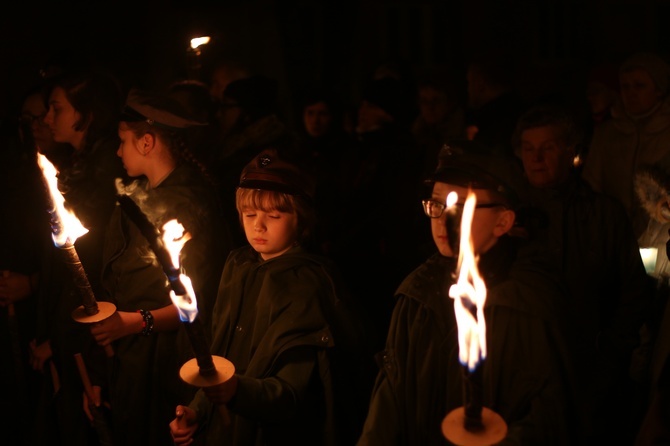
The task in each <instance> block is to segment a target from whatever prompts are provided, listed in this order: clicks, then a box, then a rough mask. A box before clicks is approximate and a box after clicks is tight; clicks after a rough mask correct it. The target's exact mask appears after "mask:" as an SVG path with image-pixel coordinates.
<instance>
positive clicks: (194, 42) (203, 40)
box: [191, 36, 210, 49]
mask: <svg viewBox="0 0 670 446" xmlns="http://www.w3.org/2000/svg"><path fill="white" fill-rule="evenodd" d="M209 41H210V38H209V36H203V37H195V38H193V39H191V48H193V49H196V48H198V47H199V46H200V45H207V44H208V43H209Z"/></svg>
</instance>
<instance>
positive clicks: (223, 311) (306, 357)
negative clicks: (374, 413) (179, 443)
mask: <svg viewBox="0 0 670 446" xmlns="http://www.w3.org/2000/svg"><path fill="white" fill-rule="evenodd" d="M336 277H337V276H334V275H333V271H332V270H331V267H330V266H329V265H328V263H327V262H326V261H325V260H324V259H321V258H319V257H316V256H313V255H309V254H307V253H306V252H305V251H304V250H303V249H302V248H299V247H297V248H293V249H291V250H290V251H289V252H287V253H285V254H283V255H281V256H279V257H276V258H273V259H270V260H267V261H263V260H261V258H260V257H259V255H258V254H257V253H256V252H255V251H254V250H253V249H252V248H251V247H250V246H246V247H242V248H239V249H237V250H235V251H234V252H232V253H231V255H230V257H229V258H228V260H227V262H226V266H225V268H224V271H223V275H222V277H221V285H220V287H219V295H218V300H217V303H216V307H215V311H214V338H213V343H212V348H211V350H212V352H213V353H214V354H216V355H219V356H223V357H225V358H226V359H228V360H230V361H231V362H232V363H233V364H234V366H235V372H236V374H237V376H238V378H239V382H238V387H237V393H236V395H235V397H234V398H233V400H231V402H230V403H228V408H229V409H230V412H231V419H232V424H231V426H230V427H229V428H227V429H226V428H223V426H222V419H221V417H220V414H219V412H218V411H217V410H214V409H213V407H212V404H211V403H209V401H208V399H207V397H206V396H205V394H204V393H203V392H202V391H199V392H198V393H197V395H196V397H195V398H194V400H193V401H192V402H191V404H190V406H191V407H192V408H193V409H195V410H196V412H197V413H198V420H199V424H200V433H199V434H198V435H199V436H201V437H205V440H204V441H205V443H206V444H208V445H209V444H212V445H213V444H231V445H286V444H292V445H321V444H345V445H346V444H351V443H352V442H353V438H349V439H346V437H347V436H351V435H352V429H353V430H355V429H356V426H355V423H356V422H357V421H356V420H353V421H352V420H346V419H344V418H342V417H341V416H340V415H342V414H343V413H346V411H349V413H350V414H351V413H355V410H356V407H355V406H354V407H352V406H346V404H344V402H345V401H347V398H348V397H349V396H351V395H348V393H349V392H352V391H355V390H356V389H357V388H358V387H357V386H359V385H360V384H361V383H360V380H358V377H359V376H360V375H359V372H360V369H359V368H358V367H357V365H358V364H360V360H361V356H359V353H358V352H356V350H357V348H358V346H359V345H361V344H360V342H359V343H358V344H356V342H357V341H359V338H357V336H358V333H360V332H359V331H358V328H356V327H357V326H356V325H355V324H353V319H351V313H349V311H348V310H347V309H346V305H345V303H344V301H343V300H342V289H341V288H340V286H341V284H340V282H339V279H337V278H336ZM353 352H356V353H353ZM345 370H346V372H344V371H345ZM345 380H346V381H345ZM357 380H358V381H359V382H357ZM358 396H360V394H359V395H358ZM352 397H353V396H352ZM340 403H343V404H342V405H340ZM340 409H342V411H340ZM361 421H362V419H361ZM352 422H353V424H354V425H353V427H352ZM342 423H344V424H342Z"/></svg>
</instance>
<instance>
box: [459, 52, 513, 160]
mask: <svg viewBox="0 0 670 446" xmlns="http://www.w3.org/2000/svg"><path fill="white" fill-rule="evenodd" d="M494 51H495V49H491V50H489V51H487V52H482V53H477V54H475V55H473V56H472V58H471V59H470V60H469V62H468V64H467V70H466V78H467V108H466V116H465V127H466V128H465V133H466V137H467V138H468V139H469V140H474V141H478V142H480V143H482V144H483V145H484V146H486V147H489V149H490V150H491V151H492V152H496V153H502V154H504V155H512V154H513V150H512V143H511V138H512V133H513V132H514V125H515V124H516V120H517V119H518V118H519V115H521V113H522V112H523V111H524V109H525V108H526V104H525V103H524V100H523V98H522V96H521V95H520V93H519V89H518V86H517V85H516V82H517V75H518V70H519V65H520V64H519V63H518V62H517V60H516V59H517V58H516V57H512V56H511V55H510V54H509V51H508V50H499V51H498V52H494Z"/></svg>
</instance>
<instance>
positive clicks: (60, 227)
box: [37, 153, 116, 357]
mask: <svg viewBox="0 0 670 446" xmlns="http://www.w3.org/2000/svg"><path fill="white" fill-rule="evenodd" d="M37 162H38V164H39V166H40V169H42V175H43V176H44V180H45V183H46V185H47V187H48V189H49V195H50V197H51V207H52V208H51V209H50V211H49V212H50V214H51V227H52V239H53V241H54V244H55V245H56V247H57V248H59V249H60V251H61V252H62V253H63V256H64V258H65V263H66V264H67V267H68V269H69V270H70V273H71V275H72V279H73V280H74V283H75V285H76V287H77V288H78V289H79V293H80V294H81V297H82V300H83V304H82V305H81V306H79V307H77V308H75V309H74V311H73V312H72V317H73V318H74V320H76V321H77V322H81V323H85V324H91V323H96V322H100V321H102V320H105V319H107V318H108V317H110V316H111V315H112V314H114V312H115V311H116V306H115V305H114V304H112V303H111V302H97V301H96V300H95V296H94V294H93V290H92V288H91V284H90V283H89V281H88V277H87V276H86V271H85V270H84V267H83V265H82V264H81V261H80V260H79V255H78V254H77V250H76V249H75V247H74V243H75V241H76V240H77V239H78V238H79V237H81V236H82V235H84V234H86V233H87V232H88V229H86V228H85V227H84V226H83V225H82V224H81V222H80V221H79V219H78V218H77V217H76V216H75V215H74V213H72V212H70V211H68V210H66V209H65V204H64V203H65V199H64V198H63V195H62V194H61V193H60V191H59V190H58V180H57V178H56V174H57V173H56V168H55V167H54V165H53V164H51V162H49V160H48V159H47V158H46V157H45V156H44V155H42V154H41V153H38V154H37ZM105 352H106V354H107V356H108V357H112V356H114V350H113V349H112V346H111V345H107V346H105Z"/></svg>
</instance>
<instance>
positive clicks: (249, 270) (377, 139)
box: [0, 51, 670, 446]
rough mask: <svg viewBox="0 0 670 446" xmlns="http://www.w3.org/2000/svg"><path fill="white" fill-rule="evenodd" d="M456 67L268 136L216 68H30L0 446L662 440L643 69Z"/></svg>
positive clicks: (10, 236)
mask: <svg viewBox="0 0 670 446" xmlns="http://www.w3.org/2000/svg"><path fill="white" fill-rule="evenodd" d="M471 56H472V57H470V58H469V59H468V60H467V61H466V63H464V64H463V66H461V67H457V66H435V67H431V68H429V69H426V68H423V69H421V70H418V69H416V70H412V69H411V67H409V68H408V67H406V66H403V65H398V64H392V63H389V64H380V65H379V66H378V67H377V68H376V69H375V70H373V71H372V72H371V73H370V74H369V75H368V76H366V77H365V78H363V79H361V80H360V81H361V84H360V85H361V89H360V95H359V97H358V98H355V100H350V99H349V98H345V97H343V95H342V94H341V91H342V89H341V86H337V85H309V86H305V87H304V89H303V90H301V91H294V92H291V94H292V102H293V103H294V104H297V107H296V109H297V116H296V117H295V119H288V118H289V117H288V116H287V115H286V110H285V109H284V108H283V107H282V104H281V103H280V94H279V92H280V91H282V88H281V87H282V86H281V85H280V84H279V81H278V80H277V79H276V78H274V77H273V76H272V75H269V74H268V73H261V72H257V71H256V70H254V69H252V68H251V67H250V66H246V65H245V64H243V63H240V62H239V61H236V60H231V59H225V58H222V59H221V60H219V61H217V63H216V64H213V65H212V66H211V67H209V69H208V70H206V71H203V72H202V73H200V76H199V78H197V79H181V78H179V79H177V78H176V79H174V81H173V82H172V83H170V84H169V85H167V86H157V85H147V83H146V82H144V83H142V84H141V85H140V84H128V83H127V82H124V81H122V80H121V79H120V78H119V77H118V76H117V74H116V73H114V71H113V70H111V69H109V67H103V66H100V65H98V64H95V63H92V62H90V61H86V60H83V59H82V60H76V61H72V60H67V59H57V58H54V59H49V60H48V61H46V62H45V64H47V63H48V65H45V66H43V67H42V70H41V76H40V80H39V82H38V83H36V84H35V85H31V86H30V88H29V89H28V90H27V91H25V92H23V94H22V95H21V97H20V101H18V102H17V103H16V104H14V105H15V108H14V109H13V110H11V111H10V113H8V115H9V116H10V117H11V119H7V120H6V121H5V122H3V123H2V129H1V135H0V136H1V138H2V139H1V140H0V147H1V150H2V155H1V156H2V162H1V163H0V171H1V174H0V181H1V184H0V190H2V191H3V199H2V200H0V208H1V211H0V233H1V234H3V237H2V241H1V242H0V271H1V272H2V274H1V275H0V356H1V357H2V361H1V364H2V366H1V367H0V395H2V397H1V398H0V402H1V403H2V404H0V420H1V421H0V425H1V426H2V428H3V429H2V432H3V434H2V438H3V440H2V441H1V442H2V444H7V445H16V446H41V445H61V446H93V445H104V446H110V445H115V446H120V445H123V446H128V445H130V446H133V445H137V446H150V445H156V446H164V445H169V444H176V445H188V444H194V445H196V444H201V445H215V444H231V445H239V446H243V445H250V446H251V445H256V446H259V445H287V444H291V445H310V446H313V445H333V446H335V445H336V446H341V445H342V446H348V445H352V446H353V445H357V446H376V445H398V446H400V445H408V446H409V445H412V446H413V445H450V444H464V445H468V444H471V443H469V440H468V439H469V438H471V437H475V438H478V441H481V440H482V438H486V439H487V440H488V441H489V443H488V444H499V445H565V446H574V445H585V446H586V445H589V446H590V445H600V444H603V445H604V444H608V445H611V444H620V445H631V446H648V445H649V446H650V445H657V444H670V305H669V304H667V300H668V297H669V296H670V59H668V57H667V56H668V55H664V54H659V53H652V52H637V53H633V54H628V55H625V57H622V58H621V60H619V61H617V62H616V63H611V62H603V63H595V62H594V63H593V64H585V68H584V69H583V70H582V71H581V72H580V73H579V74H578V77H579V78H580V81H578V82H574V83H573V84H571V85H567V86H566V84H565V83H562V82H557V83H556V85H555V86H552V87H550V88H546V89H544V90H542V91H537V90H535V91H533V90H532V89H529V88H524V83H525V82H526V81H527V79H528V76H529V74H530V75H532V72H530V71H528V70H530V69H529V66H530V65H529V64H528V63H527V61H526V62H523V61H519V60H518V59H517V58H514V57H510V55H509V54H506V53H504V52H500V51H483V52H481V53H478V54H472V55H471ZM524 70H525V71H524ZM48 165H50V166H51V167H52V168H53V171H54V172H55V173H56V174H55V181H56V188H57V191H56V192H55V194H54V193H53V192H51V191H50V189H49V188H48V187H47V185H46V181H47V177H48V173H47V172H48V171H49V169H47V168H45V166H48ZM60 203H62V207H63V210H64V211H65V213H59V211H58V205H59V204H60ZM69 213H72V214H73V215H74V216H75V217H76V219H78V220H79V222H80V223H81V225H82V226H83V227H84V228H85V229H86V231H85V233H84V234H82V235H78V236H77V235H72V234H71V233H70V232H68V231H67V229H68V228H67V226H66V225H65V223H67V222H68V221H69V220H68V219H67V218H66V215H65V214H69ZM175 222H176V223H178V224H180V228H181V231H182V232H181V233H179V234H177V235H169V234H168V233H169V231H170V230H171V226H170V224H171V223H175ZM64 236H68V237H69V238H67V237H64ZM466 236H467V237H468V238H466ZM175 244H176V245H177V246H178V248H177V254H178V256H176V257H174V258H170V257H169V256H168V255H167V253H168V248H170V247H173V245H175ZM72 249H74V252H75V253H76V256H75V257H76V258H75V260H76V261H74V262H73V260H72V259H73V256H72ZM173 249H174V247H173ZM172 254H174V252H172ZM468 259H474V271H472V270H470V274H469V275H468V274H463V272H464V271H466V272H467V271H468V268H472V265H470V264H469V263H468ZM77 262H79V263H77ZM464 280H465V281H466V282H467V284H464V283H463V281H464ZM466 285H469V286H470V287H471V288H472V289H474V290H476V291H477V292H478V294H477V295H474V294H473V293H469V292H466V291H464V290H467V289H468V286H466ZM481 286H483V287H484V293H483V297H484V298H485V299H484V300H481V299H482V293H481V288H480V287H481ZM91 295H92V296H94V300H95V303H98V304H101V303H105V305H100V306H99V307H97V308H92V309H91V308H90V306H89V307H86V306H85V305H84V306H83V310H84V311H85V312H86V317H83V318H82V317H81V308H82V303H83V304H86V303H87V302H88V303H90V296H91ZM87 296H88V300H87ZM109 304H111V308H112V309H111V311H109V312H108V313H106V312H105V311H107V309H109V308H110V306H109ZM102 308H104V309H105V311H102ZM459 311H460V312H461V313H460V316H459ZM103 313H104V314H103ZM463 314H465V316H463ZM96 315H97V316H96ZM467 319H472V320H473V321H474V323H476V324H479V325H480V326H482V325H485V327H486V328H485V331H484V332H481V333H482V335H481V336H480V339H479V340H480V341H482V342H483V343H484V344H483V346H481V347H480V349H479V350H477V349H476V348H475V347H473V346H472V345H470V346H469V347H466V344H464V342H465V341H464V340H468V339H469V340H470V341H472V342H473V343H474V339H475V338H476V336H471V337H468V336H466V335H465V334H464V333H465V329H466V326H465V322H464V321H465V320H467ZM196 328H197V330H196ZM203 345H204V348H203ZM468 355H472V357H469V356H468ZM194 357H195V358H196V359H197V367H195V368H193V370H191V369H188V368H186V364H192V360H193V358H194ZM210 358H211V359H210ZM224 369H225V373H224ZM189 373H191V375H193V376H196V378H197V379H195V378H193V376H191V375H189ZM224 375H225V376H224ZM461 410H462V412H460V411H461ZM454 414H455V415H454ZM449 417H456V418H455V420H456V421H454V418H449ZM459 417H460V418H459ZM447 421H449V422H447ZM477 444H482V443H477Z"/></svg>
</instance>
